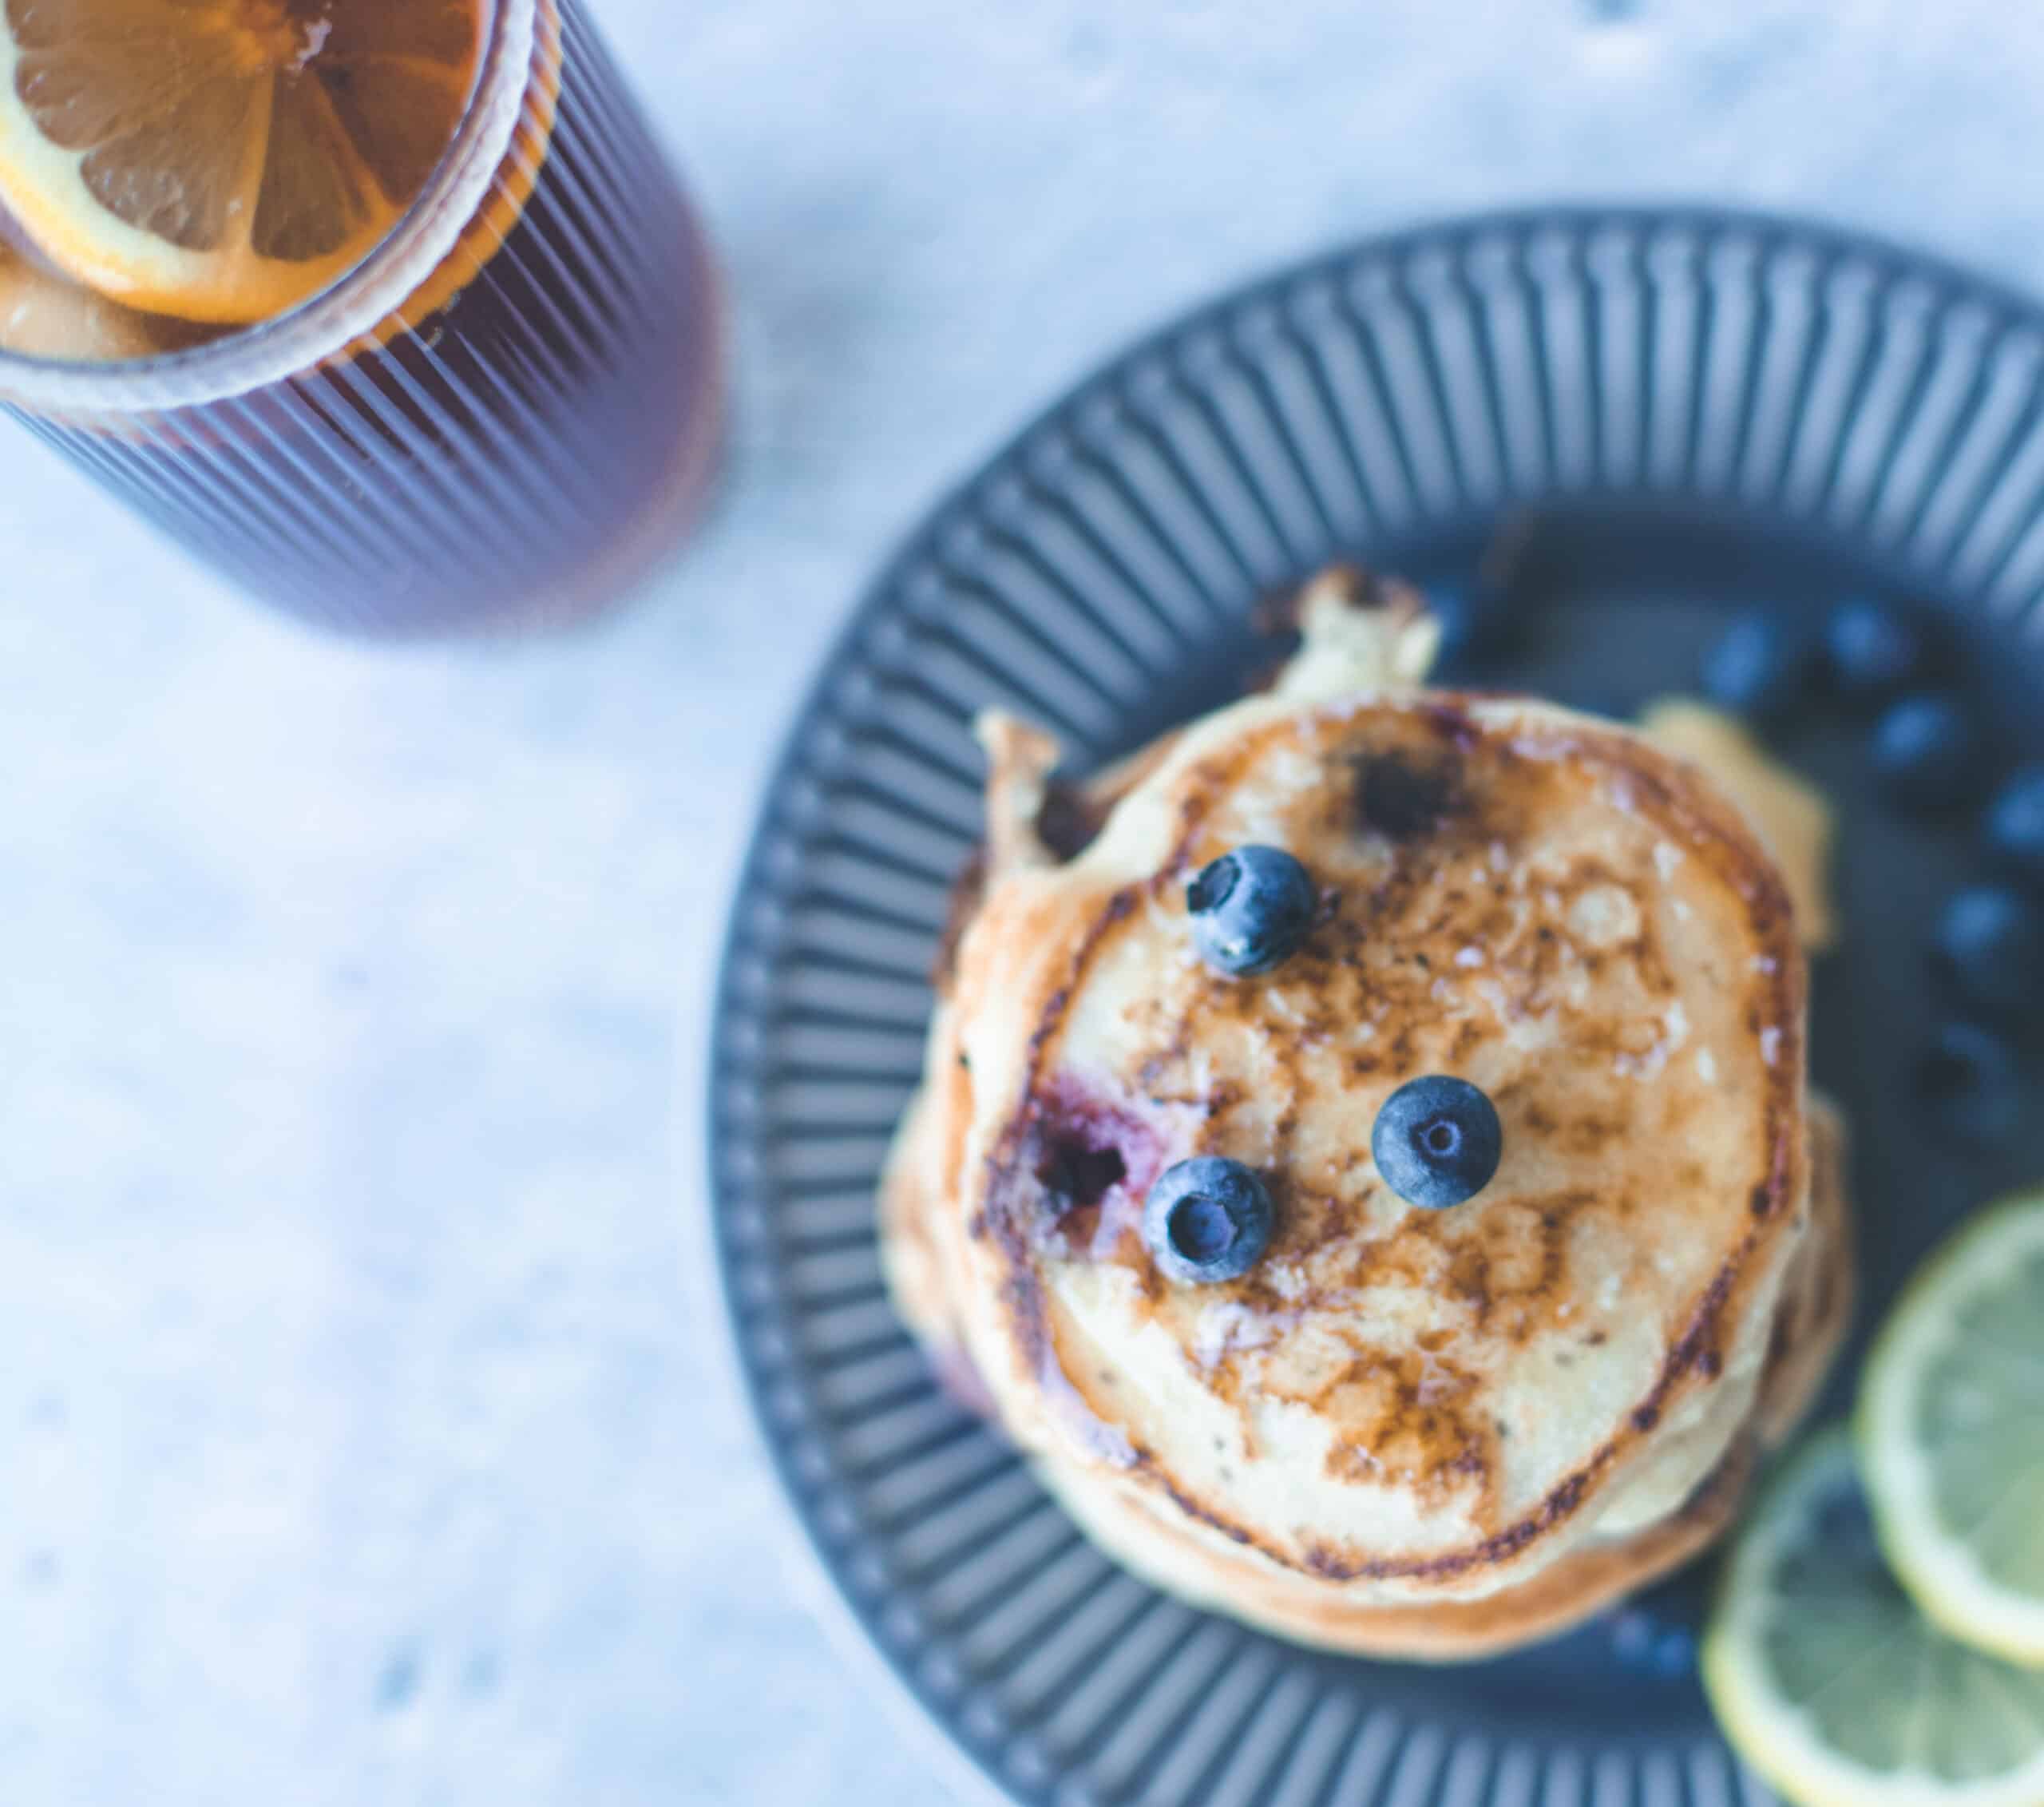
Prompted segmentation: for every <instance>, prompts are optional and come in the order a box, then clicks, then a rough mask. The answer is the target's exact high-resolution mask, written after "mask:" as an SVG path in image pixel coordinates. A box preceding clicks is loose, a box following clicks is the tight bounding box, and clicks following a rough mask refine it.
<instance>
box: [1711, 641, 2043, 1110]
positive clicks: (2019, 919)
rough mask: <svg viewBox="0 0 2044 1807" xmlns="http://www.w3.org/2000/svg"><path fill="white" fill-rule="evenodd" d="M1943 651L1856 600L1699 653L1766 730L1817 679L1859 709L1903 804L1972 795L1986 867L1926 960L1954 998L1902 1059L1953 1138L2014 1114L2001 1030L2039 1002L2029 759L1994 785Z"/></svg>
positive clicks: (2035, 778) (1889, 789)
mask: <svg viewBox="0 0 2044 1807" xmlns="http://www.w3.org/2000/svg"><path fill="white" fill-rule="evenodd" d="M1950 664H1951V661H1950V660H1949V659H1948V657H1947V648H1945V647H1944V646H1943V645H1942V644H1940V640H1939V636H1938V635H1937V634H1936V633H1935V632H1934V631H1933V629H1932V628H1931V624H1930V623H1929V621H1928V620H1927V619H1926V618H1925V617H1924V616H1922V615H1920V614H1918V613H1916V612H1912V611H1910V610H1907V609H1903V608H1895V607H1893V606H1891V605H1889V604H1884V603H1880V602H1873V601H1867V600H1853V601H1849V602H1846V603H1843V604H1840V606H1839V607H1838V608H1835V609H1834V610H1832V612H1831V614H1830V616H1828V618H1827V619H1826V620H1825V621H1824V624H1823V629H1822V632H1820V634H1816V635H1812V634H1810V633H1808V632H1806V631H1805V630H1804V629H1803V628H1800V626H1799V625H1798V624H1796V623H1795V622H1793V621H1792V620H1786V619H1785V618H1783V617H1782V616H1779V615H1774V614H1769V613H1755V614H1752V615H1748V616H1741V618H1740V619H1739V620H1737V621H1735V622H1734V623H1733V624H1732V626H1731V627H1730V628H1729V629H1728V630H1727V631H1726V632H1725V634H1724V635H1723V636H1722V637H1721V639H1720V640H1718V641H1717V644H1716V645H1715V646H1714V647H1713V648H1712V649H1711V652H1710V654H1709V657H1708V658H1707V659H1706V660H1705V663H1704V668H1703V673H1702V683H1703V689H1704V692H1705V695H1708V696H1709V698H1710V699H1711V700H1712V701H1713V702H1714V703H1717V705H1718V706H1719V707H1722V708H1725V709H1726V710H1729V711H1732V712H1733V713H1735V714H1737V715H1742V716H1744V717H1745V718H1746V719H1748V720H1749V722H1752V723H1753V724H1755V725H1756V726H1757V727H1768V726H1770V725H1772V724H1773V723H1777V722H1779V721H1781V720H1782V719H1785V717H1786V716H1787V715H1789V712H1790V711H1792V709H1793V707H1795V705H1796V703H1797V702H1798V701H1799V700H1800V699H1803V698H1804V697H1805V696H1806V695H1808V694H1809V693H1810V692H1811V691H1812V690H1813V689H1815V688H1819V687H1821V688H1822V689H1823V690H1824V691H1826V692H1828V694H1829V695H1831V696H1832V697H1833V698H1834V699H1836V701H1837V702H1838V703H1840V704H1841V705H1842V706H1843V707H1845V708H1846V709H1848V710H1849V711H1853V712H1855V713H1857V714H1863V715H1866V716H1867V717H1868V720H1869V723H1870V725H1869V729H1868V764H1869V766H1870V767H1871V769H1872V774H1873V777H1874V780H1875V782H1876V784H1877V785H1878V786H1879V787H1880V791H1881V794H1882V795H1884V797H1886V798H1888V801H1889V802H1891V803H1892V804H1893V805H1894V806H1895V807H1896V808H1898V809H1900V810H1904V811H1907V813H1909V814H1912V815H1918V816H1925V817H1943V818H1949V817H1951V816H1952V815H1954V814H1958V813H1959V812H1960V811H1963V810H1967V809H1971V808H1972V807H1974V806H1976V805H1978V804H1979V803H1980V802H1982V800H1983V796H1984V797H1987V807H1986V810H1985V813H1984V815H1983V818H1982V830H1981V836H1980V838H1981V841H1982V843H1983V851H1984V853H1985V854H1986V856H1987V864H1988V866H1989V867H1990V869H1991V872H1992V874H1993V876H1992V877H1991V878H1990V879H1988V880H1987V881H1985V882H1973V883H1968V884H1967V885H1965V886H1962V887H1961V888H1960V889H1959V890H1956V891H1955V892H1954V893H1953V894H1952V895H1951V898H1948V899H1947V902H1946V904H1945V906H1944V909H1943V912H1942V913H1941V914H1940V915H1939V919H1938V922H1937V925H1936V926H1935V929H1934V930H1933V931H1932V934H1931V946H1930V957H1931V965H1932V968H1933V970H1934V971H1935V973H1936V974H1937V976H1938V978H1939V981H1940V983H1941V984H1942V985H1943V988H1944V990H1945V993H1946V994H1947V997H1949V998H1950V999H1951V1001H1952V1004H1953V1005H1954V1006H1955V1016H1954V1017H1953V1019H1952V1020H1950V1021H1947V1022H1946V1023H1945V1024H1943V1025H1941V1026H1940V1027H1939V1028H1937V1029H1936V1030H1935V1032H1934V1033H1933V1035H1932V1036H1931V1042H1930V1045H1929V1046H1928V1047H1927V1048H1926V1049H1925V1050H1924V1051H1923V1053H1922V1055H1921V1056H1920V1057H1919V1062H1918V1065H1917V1072H1916V1076H1917V1081H1918V1084H1919V1089H1920V1091H1921V1092H1922V1095H1923V1100H1924V1102H1925V1103H1926V1104H1927V1106H1928V1107H1929V1108H1930V1112H1931V1119H1932V1121H1933V1123H1935V1125H1936V1126H1937V1127H1939V1128H1940V1129H1942V1130H1943V1131H1944V1132H1946V1133H1947V1134H1948V1135H1951V1136H1953V1137H1955V1138H1957V1139H1963V1140H1964V1141H1967V1142H1972V1143H1979V1142H1994V1141H1998V1140H2000V1139H2003V1138H2005V1137H2006V1136H2007V1135H2009V1134H2010V1133H2011V1132H2012V1131H2014V1130H2015V1129H2016V1128H2017V1127H2019V1126H2020V1124H2021V1122H2022V1116H2023V1098H2024V1094H2025V1089H2026V1088H2025V1081H2024V1077H2023V1074H2022V1061H2021V1059H2020V1056H2018V1052H2017V1050H2016V1048H2015V1045H2014V1042H2013V1041H2012V1040H2011V1039H2010V1035H2011V1032H2013V1031H2014V1030H2016V1029H2018V1028H2020V1027H2021V1026H2022V1024H2024V1023H2025V1022H2026V1021H2027V1020H2030V1018H2031V1017H2032V1016H2034V1013H2035V1006H2036V1005H2037V1004H2038V1002H2039V1001H2044V901H2041V900H2044V767H2029V768H2026V769H2025V770H2022V771H2018V772H2017V773H2015V774H2014V775H2013V776H2012V777H2008V778H2006V779H2005V781H2004V782H2002V784H2001V786H2000V787H1999V789H1998V790H1995V789H1994V783H1995V774H1994V759H1993V756H1992V749H1991V747H1990V745H1989V743H1988V741H1987V737H1986V735H1985V734H1984V733H1983V731H1982V728H1981V727H1980V724H1979V719H1978V718H1977V717H1976V716H1975V715H1974V714H1972V713H1971V712H1970V711H1968V709H1967V707H1966V706H1965V704H1964V703H1963V702H1962V701H1961V700H1960V699H1959V697H1958V696H1957V695H1955V693H1954V692H1953V691H1952V690H1951V689H1950V688H1947V685H1946V684H1945V683H1943V682H1941V681H1940V680H1943V679H1944V678H1946V677H1947V676H1948V673H1949V667H1950Z"/></svg>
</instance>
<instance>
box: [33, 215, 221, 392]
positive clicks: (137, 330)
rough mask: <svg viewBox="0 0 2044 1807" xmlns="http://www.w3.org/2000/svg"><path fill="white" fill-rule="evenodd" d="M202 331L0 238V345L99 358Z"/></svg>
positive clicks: (36, 354)
mask: <svg viewBox="0 0 2044 1807" xmlns="http://www.w3.org/2000/svg"><path fill="white" fill-rule="evenodd" d="M207 331H208V329H207V328H206V327H199V326H194V325H192V323H190V322H189V321H186V320H166V319H163V318H162V317H161V316H160V315H155V314H137V313H136V312H135V311H133V309H131V308H127V307H122V306H121V303H119V302H117V301H109V300H107V299H105V297H104V296H101V295H94V294H93V292H92V291H91V290H90V289H84V288H80V287H78V286H77V283H67V282H66V281H65V280H64V279H63V278H62V277H61V276H53V275H50V272H49V271H47V270H43V269H39V268H38V267H36V266H35V265H34V264H31V263H30V261H29V260H28V259H26V257H23V256H20V255H19V254H18V253H17V252H12V251H10V250H9V249H8V248H6V246H5V245H3V244H0V351H12V352H15V353H18V355H21V356H22V357H25V358H55V359H64V360H65V361H67V362H75V363H105V362H108V361H110V360H112V359H122V358H153V357H155V356H156V355H158V354H159V353H161V352H165V351H182V350H183V349H184V347H187V346H190V345H196V344H198V343H200V342H201V341H202V340H203V339H205V337H206V336H207Z"/></svg>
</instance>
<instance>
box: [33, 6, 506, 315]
mask: <svg viewBox="0 0 2044 1807" xmlns="http://www.w3.org/2000/svg"><path fill="white" fill-rule="evenodd" d="M482 11H483V9H482V6H481V3H480V0H0V208H5V210H6V212H7V213H8V214H9V215H10V216H12V218H13V220H14V222H15V224H16V225H17V226H18V228H19V229H20V230H21V231H22V232H25V233H26V235H27V236H28V237H29V239H30V240H31V241H32V242H33V243H34V245H35V247H36V248H37V249H38V251H39V252H41V253H42V256H44V257H46V259H47V260H49V261H50V264H52V265H53V266H54V267H56V268H57V269H58V270H60V271H62V272H63V273H64V274H65V275H68V276H69V277H71V278H72V279H73V280H74V281H77V282H79V283H83V284H85V286H86V287H89V288H91V289H93V290H95V291H97V292H98V293H99V294H101V295H105V296H107V297H109V299H115V300H118V301H120V302H122V303H125V304H126V305H127V306H129V307H138V308H144V309H147V310H149V311H151V312H154V313H159V314H167V315H174V316H176V318H179V319H188V320H204V321H212V322H216V323H223V324H236V323H247V322H250V321H255V320H262V319H268V318H270V317H271V315H275V314H279V313H281V312H283V311H284V310H285V309H286V308H287V307H291V306H293V305H294V304H295V303H298V302H299V301H302V300H303V299H305V298H306V297H307V296H308V295H312V294H314V293H315V292H316V291H319V289H321V288H323V287H326V286H327V283H331V282H332V281H333V280H334V279H335V278H337V277H339V276H340V275H343V274H344V273H345V272H346V271H348V270H350V269H351V268H352V267H354V266H355V264H358V263H359V262H360V261H361V260H362V258H363V256H366V254H367V253H368V252H370V251H371V250H372V249H374V247H375V246H376V244H378V241H379V240H381V239H382V237H383V236H384V235H385V233H386V232H388V231H389V230H390V228H391V226H392V225H393V224H394V223H395V222H396V220H397V219H398V216H399V215H400V214H401V213H402V212H403V210H404V208H405V207H406V204H408V203H410V201H411V200H413V199H414V197H415V196H417V194H418V192H419V190H420V188H422V187H423V186H424V184H425V182H426V177H427V176H429V175H430V173H431V172H432V170H433V167H434V164H436V163H437V162H438V160H439V159H440V157H441V156H442V153H444V152H445V151H446V148H447V145H448V144H449V143H450V141H451V140H452V138H453V137H454V130H455V128H456V126H457V125H458V124H459V122H460V120H461V111H462V109H463V107H464V106H465V105H466V103H467V99H468V93H469V85H470V84H471V82H472V81H473V79H474V74H475V68H476V63H477V57H478V55H479V53H480V42H481V22H482Z"/></svg>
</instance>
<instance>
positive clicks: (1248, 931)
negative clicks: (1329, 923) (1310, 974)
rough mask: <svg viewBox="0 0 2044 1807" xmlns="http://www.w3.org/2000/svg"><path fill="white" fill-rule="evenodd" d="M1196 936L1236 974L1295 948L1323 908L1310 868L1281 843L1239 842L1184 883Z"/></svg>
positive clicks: (1264, 968) (1216, 962)
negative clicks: (1264, 844)
mask: <svg viewBox="0 0 2044 1807" xmlns="http://www.w3.org/2000/svg"><path fill="white" fill-rule="evenodd" d="M1185 902H1186V909H1189V910H1190V911H1191V912H1192V937H1193V940H1194V942H1196V943H1197V944H1198V948H1199V951H1200V953H1202V954H1203V955H1204V956H1205V957H1206V963H1207V965H1210V966H1211V967H1213V968H1214V969H1215V970H1216V971H1218V972H1222V973H1228V974H1230V976H1231V977H1235V978H1238V979H1246V978H1249V977H1253V976H1254V974H1256V973H1268V972H1269V971H1270V969H1271V968H1272V967H1274V966H1275V965H1278V964H1279V963H1280V962H1281V961H1285V960H1286V959H1289V957H1291V955H1292V954H1293V953H1294V952H1295V951H1297V948H1298V945H1299V944H1300V942H1301V941H1304V940H1305V938H1306V932H1307V931H1308V930H1309V929H1311V928H1312V927H1313V917H1315V916H1316V915H1317V914H1318V913H1319V910H1320V892H1319V890H1318V889H1317V887H1316V886H1315V885H1314V884H1313V878H1312V877H1311V875H1310V874H1309V873H1308V872H1307V870H1306V869H1305V867H1304V866H1301V865H1300V864H1299V862H1297V860H1295V859H1293V858H1292V856H1291V855H1290V854H1288V853H1285V851H1284V850H1282V849H1281V848H1278V847H1257V846H1249V847H1238V848H1236V849H1235V850H1234V852H1233V853H1229V854H1222V856H1221V857H1220V858H1218V859H1217V860H1215V861H1214V862H1213V863H1212V864H1211V865H1210V866H1206V867H1205V868H1203V869H1202V870H1201V872H1200V874H1199V876H1198V878H1194V880H1193V882H1191V883H1190V885H1188V886H1186V892H1185Z"/></svg>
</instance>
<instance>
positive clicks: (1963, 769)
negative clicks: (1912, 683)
mask: <svg viewBox="0 0 2044 1807" xmlns="http://www.w3.org/2000/svg"><path fill="white" fill-rule="evenodd" d="M1872 759H1873V767H1874V776H1875V777H1876V779H1878V780H1879V781H1880V785H1881V788H1882V789H1883V790H1884V791H1887V792H1888V795H1889V796H1891V798H1894V800H1895V802H1898V803H1900V804H1902V805H1903V806H1906V807H1907V808H1909V809H1912V810H1948V809H1951V808H1954V807H1955V806H1957V805H1959V804H1960V803H1963V802H1966V801H1967V798H1970V797H1971V795H1973V792H1974V789H1975V786H1976V784H1977V783H1979V776H1980V767H1981V763H1982V759H1983V747H1982V745H1981V741H1980V731H1979V729H1978V728H1977V727H1975V726H1974V723H1973V719H1972V717H1971V716H1970V715H1967V712H1966V711H1965V710H1964V709H1963V707H1960V705H1959V703H1957V702H1956V701H1955V699H1952V698H1951V697H1949V696H1909V697H1905V698H1903V700H1902V701H1901V702H1899V703H1896V704H1895V706H1894V707H1892V708H1891V709H1890V710H1889V711H1888V713H1887V714H1886V715H1883V716H1882V717H1881V719H1880V723H1879V725H1878V726H1876V728H1875V729H1874V743H1873V752H1872Z"/></svg>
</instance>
